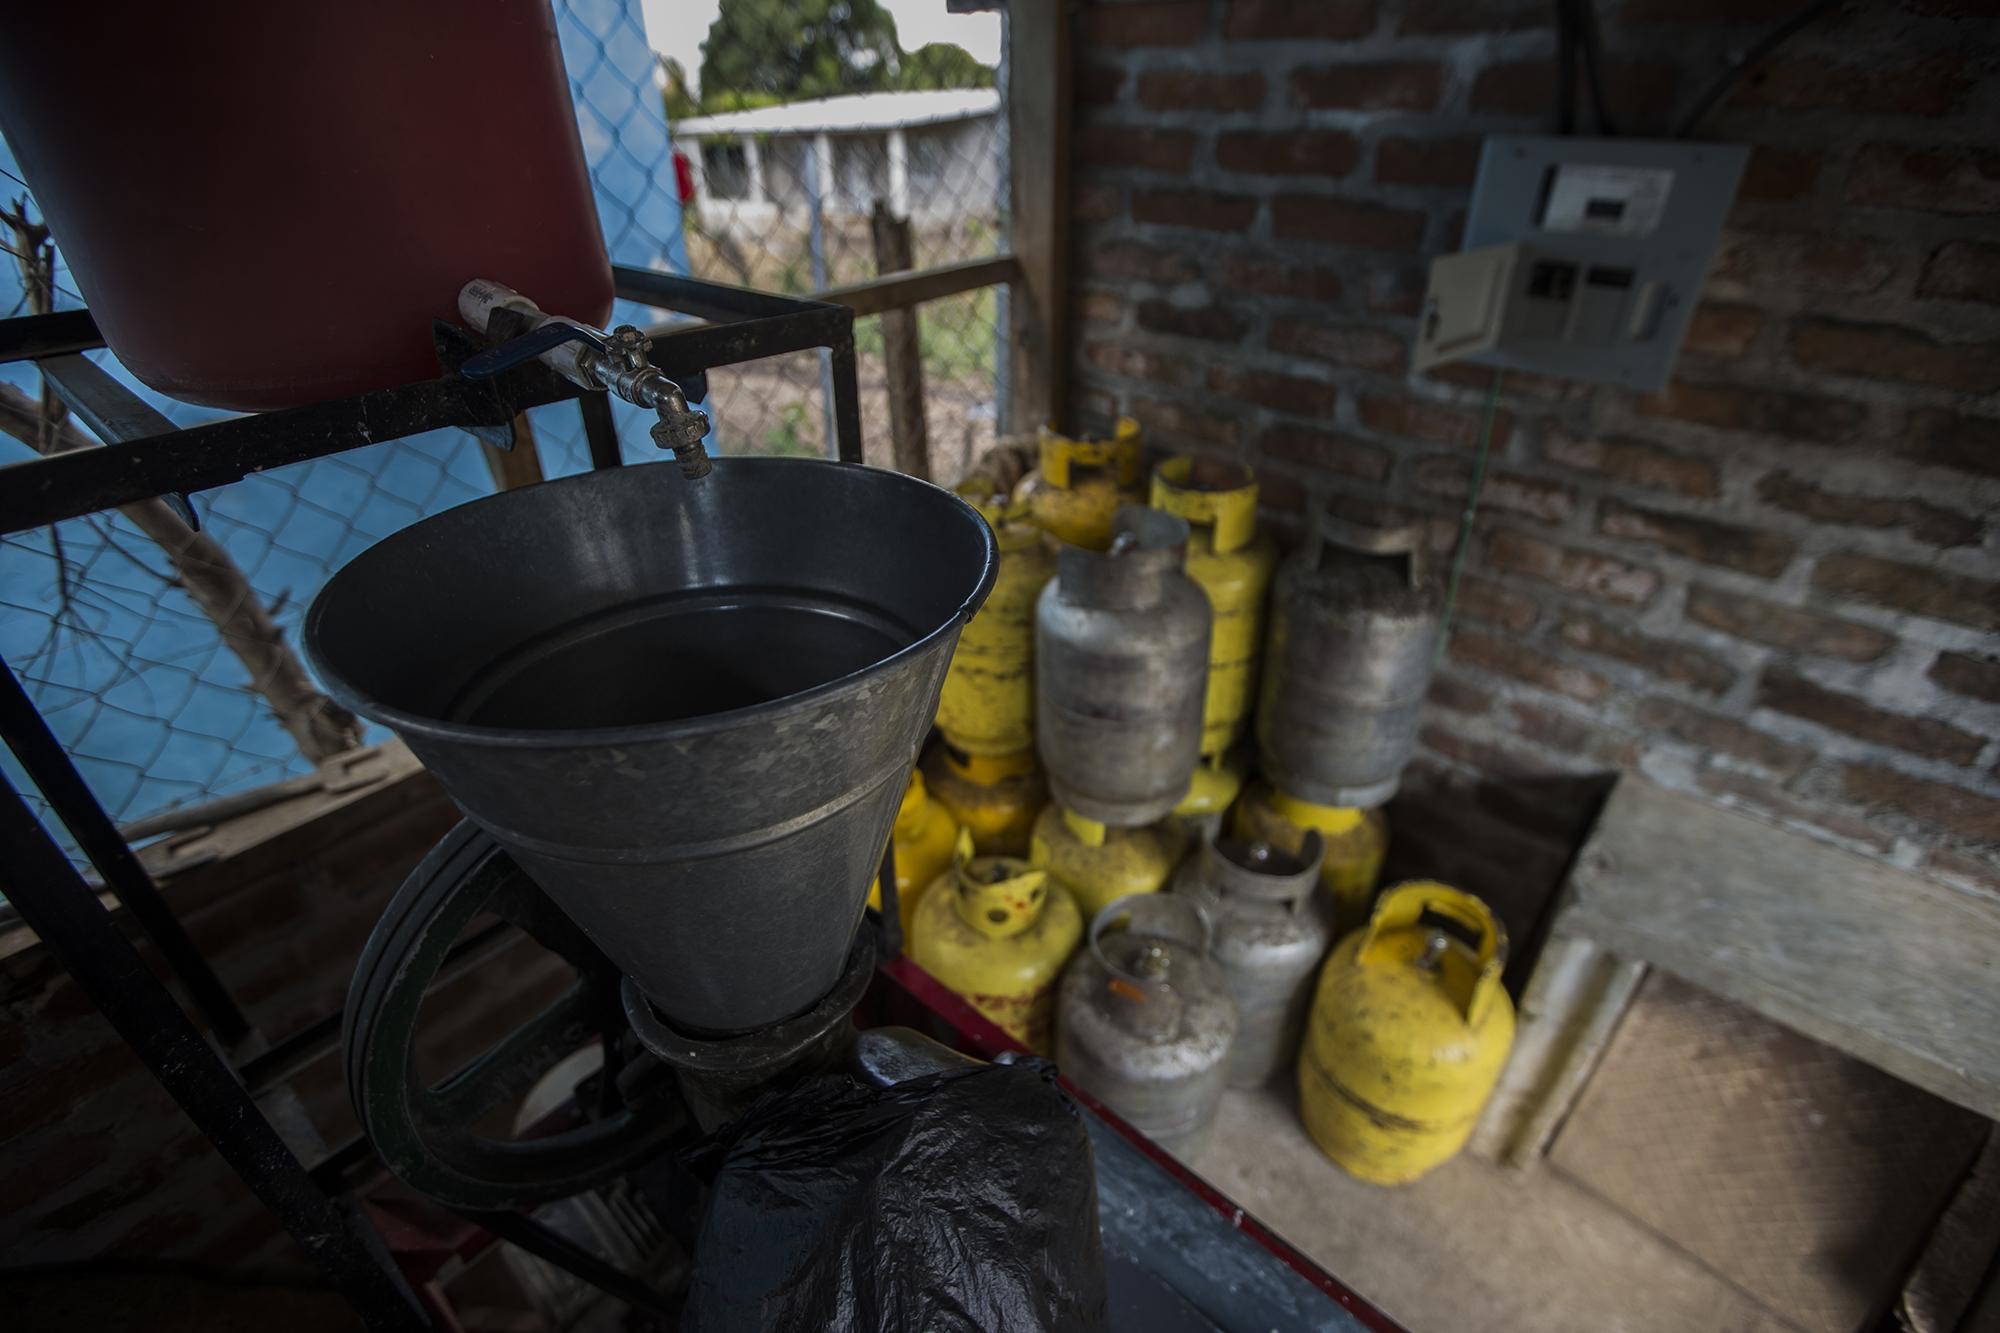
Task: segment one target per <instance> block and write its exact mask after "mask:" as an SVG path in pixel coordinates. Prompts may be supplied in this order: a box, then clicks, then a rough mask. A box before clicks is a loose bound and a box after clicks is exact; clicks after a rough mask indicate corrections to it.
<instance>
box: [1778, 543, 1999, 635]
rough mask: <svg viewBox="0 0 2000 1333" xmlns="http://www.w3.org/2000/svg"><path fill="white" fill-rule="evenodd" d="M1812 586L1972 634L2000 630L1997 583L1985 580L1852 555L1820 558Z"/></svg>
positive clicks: (1878, 558) (1872, 557)
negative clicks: (1967, 628)
mask: <svg viewBox="0 0 2000 1333" xmlns="http://www.w3.org/2000/svg"><path fill="white" fill-rule="evenodd" d="M1812 582H1813V587H1814V588H1815V589H1816V590H1818V591H1820V592H1823V593H1827V594H1830V595H1832V596H1836V597H1849V598H1853V599H1854V600H1856V601H1860V602H1870V603H1873V604H1874V605H1876V606H1885V607H1888V608H1889V609H1890V610H1892V611H1907V612H1908V613H1909V614H1911V615H1913V616H1927V617H1929V618H1930V619H1932V620H1949V621H1953V622H1955V623H1957V624H1960V625H1970V626H1972V628H1974V629H1983V630H2000V583H1994V582H1992V581H1991V580H1988V579H1976V578H1972V577H1970V576H1969V575H1965V574H1954V573H1951V572H1950V571H1949V570H1943V569H1935V568H1930V567H1927V566H1924V565H1909V564H1904V563H1903V562H1902V561H1900V560H1883V559H1881V558H1880V557H1878V556H1872V555H1858V554H1854V553H1851V552H1850V553H1844V554H1840V555H1828V556H1822V557H1820V562H1819V566H1818V568H1816V569H1814V570H1813V576H1812Z"/></svg>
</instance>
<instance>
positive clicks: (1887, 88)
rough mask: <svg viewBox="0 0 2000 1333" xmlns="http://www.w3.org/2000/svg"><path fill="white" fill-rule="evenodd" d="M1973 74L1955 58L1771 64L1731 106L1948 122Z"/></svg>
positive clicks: (1739, 90) (1741, 87) (1742, 87)
mask: <svg viewBox="0 0 2000 1333" xmlns="http://www.w3.org/2000/svg"><path fill="white" fill-rule="evenodd" d="M1972 82H1973V78H1972V70H1971V67H1970V66H1969V64H1968V63H1967V61H1966V58H1965V57H1964V56H1962V55H1959V54H1957V53H1956V52H1947V53H1945V54H1942V55H1935V56H1931V57H1929V58H1928V59H1925V60H1919V61H1914V62H1905V63H1901V64H1893V65H1892V64H1887V63H1884V62H1881V61H1879V60H1877V61H1871V62H1870V63H1868V64H1865V65H1856V64H1835V63H1834V62H1832V61H1829V60H1811V59H1800V60H1767V61H1765V62H1763V63H1762V64H1761V65H1759V66H1758V67H1757V68H1756V69H1754V70H1752V71H1751V72H1750V73H1749V75H1748V76H1747V77H1746V78H1744V79H1743V80H1742V81H1741V82H1740V83H1738V84H1737V86H1736V94H1735V96H1734V97H1732V98H1731V99H1730V104H1731V105H1733V106H1763V107H1784V108H1787V109H1789V110H1809V109H1812V108H1815V107H1839V108H1840V109H1841V110H1843V111H1848V112H1859V113H1862V114H1866V115H1885V116H1945V115H1950V114H1951V113H1952V112H1953V111H1955V110H1957V109H1958V107H1959V106H1960V105H1961V104H1963V102H1964V101H1965V95H1966V93H1967V92H1968V91H1969V90H1970V89H1971V87H1972Z"/></svg>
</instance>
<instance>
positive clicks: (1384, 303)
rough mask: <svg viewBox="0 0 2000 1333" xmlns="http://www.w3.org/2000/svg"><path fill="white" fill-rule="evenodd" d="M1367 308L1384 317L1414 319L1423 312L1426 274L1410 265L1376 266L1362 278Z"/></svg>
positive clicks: (1372, 264) (1384, 263) (1375, 264)
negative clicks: (1398, 316) (1405, 316)
mask: <svg viewBox="0 0 2000 1333" xmlns="http://www.w3.org/2000/svg"><path fill="white" fill-rule="evenodd" d="M1363 278H1364V280H1365V281H1366V282H1367V284H1368V292H1367V298H1366V299H1367V303H1368V308H1369V309H1370V310H1372V311H1374V312H1376V313H1377V314H1383V315H1414V314H1416V313H1417V312H1419V311H1421V310H1422V309H1423V308H1424V286H1425V282H1426V276H1425V273H1424V270H1423V269H1421V268H1418V267H1416V266H1415V265H1411V264H1398V263H1390V262H1381V261H1378V262H1375V263H1371V264H1370V265H1369V266H1368V271H1367V273H1366V274H1364V275H1363Z"/></svg>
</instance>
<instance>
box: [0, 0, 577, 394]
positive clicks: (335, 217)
mask: <svg viewBox="0 0 2000 1333" xmlns="http://www.w3.org/2000/svg"><path fill="white" fill-rule="evenodd" d="M0 9H4V14H0V131H4V132H5V134H6V136H7V140H8V142H9V143H10V144H11V145H12V146H13V148H14V151H15V153H16V154H17V156H18V157H19V159H20V162H21V166H22V171H23V174H24V175H25V176H26V177H27V180H28V183H29V184H30V186H32V187H33V189H34V192H35V198H36V200H37V201H38V202H39V203H40V204H41V207H42V209H43V210H44V212H45V213H46V215H47V220H48V224H49V227H50V229H51V231H52V232H53V233H54V236H55V240H56V243H57V244H58V245H59V246H61V247H62V252H63V257H64V258H65V259H66V260H67V261H68V264H69V267H70V271H71V273H72V274H73V275H74V277H75V280H76V284H77V287H78V290H79V291H80V292H81V294H82V295H83V297H84V298H85V300H86V301H88V302H89V304H90V309H91V313H92V314H94V315H95V316H96V317H97V324H98V327H99V329H101V330H102V331H103V333H104V337H105V339H106V341H108V342H109V343H110V344H111V347H112V350H113V351H115V352H117V354H118V356H119V359H120V360H122V361H123V362H124V363H125V364H126V365H127V366H128V367H130V369H131V370H132V373H133V374H135V375H137V376H138V377H139V378H140V379H141V380H143V381H145V382H146V383H147V384H149V385H151V386H152V387H154V388H155V389H158V390H160V391H161V392H163V393H166V394H170V395H171V396H173V397H175V398H182V399H186V400H188V401H189V402H196V403H210V404H213V405H215V406H218V407H229V408H239V409H245V410H253V409H265V408H274V407H289V406H292V405H294V404H298V403H306V402H314V401H317V400H320V399H325V398H333V397H337V396H339V395H342V394H348V393H355V392H359V391H361V390H364V389H375V388H383V387H386V386H388V385H393V384H403V383H408V382H410V381H412V380H419V379H429V378H432V377H434V376H435V375H436V374H437V373H438V368H437V360H436V356H435V354H434V352H433V351H432V345H431V320H432V319H433V318H437V319H448V320H452V319H456V309H457V297H458V290H459V288H460V287H461V286H463V285H464V284H465V283H466V281H467V280H468V279H471V278H475V277H485V278H494V279H497V280H499V281H500V282H503V283H505V284H507V285H508V286H509V287H513V288H515V289H516V290H518V291H520V292H522V293H524V294H526V295H527V296H529V297H530V298H532V299H533V300H534V301H535V302H536V303H537V304H538V305H540V306H541V307H542V309H544V310H547V311H549V312H551V313H555V314H564V315H569V316H571V317H572V318H575V319H579V320H583V321H585V322H587V323H590V324H598V325H601V324H602V323H603V322H604V320H605V318H606V317H607V316H608V315H609V314H610V311H611V267H610V262H609V260H608V259H607V258H606V257H605V252H604V240H603V236H602V234H601V233H600V232H599V230H598V223H597V210H596V208H595V206H594V205H593V204H592V202H591V194H590V179H589V175H588V173H587V171H586V170H585V167H584V161H583V148H582V145H581V143H580V142H579V141H578V138H577V129H576V118H575V113H574V111H573V110H572V108H571V105H570V98H569V88H568V84H567V82H566V80H565V79H564V75H563V65H562V53H561V51H560V49H559V48H558V47H557V44H556V31H555V19H554V16H553V15H552V14H551V12H550V10H549V0H341V2H340V3H338V4H318V5H295V4H273V3H271V0H203V3H200V4H192V5H176V4H163V3H160V2H159V0H116V2H115V3H98V4H90V3H84V0H58V2H57V3H50V4H19V5H14V4H9V5H5V6H0Z"/></svg>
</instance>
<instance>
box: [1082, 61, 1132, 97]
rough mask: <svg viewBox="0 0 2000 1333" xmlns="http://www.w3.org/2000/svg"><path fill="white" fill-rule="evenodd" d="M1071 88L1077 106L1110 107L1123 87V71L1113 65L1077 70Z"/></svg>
mask: <svg viewBox="0 0 2000 1333" xmlns="http://www.w3.org/2000/svg"><path fill="white" fill-rule="evenodd" d="M1071 86H1072V87H1073V88H1074V89H1075V90H1076V91H1075V98H1076V104H1077V105H1078V106H1110V105H1111V104H1113V103H1114V102H1116V101H1117V100H1118V93H1119V90H1120V89H1122V88H1124V86H1125V71H1124V70H1122V69H1119V68H1118V67H1117V66H1115V65H1098V66H1095V67H1093V68H1091V69H1085V70H1078V71H1077V73H1076V76H1075V78H1074V79H1073V80H1072V84H1071Z"/></svg>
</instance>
